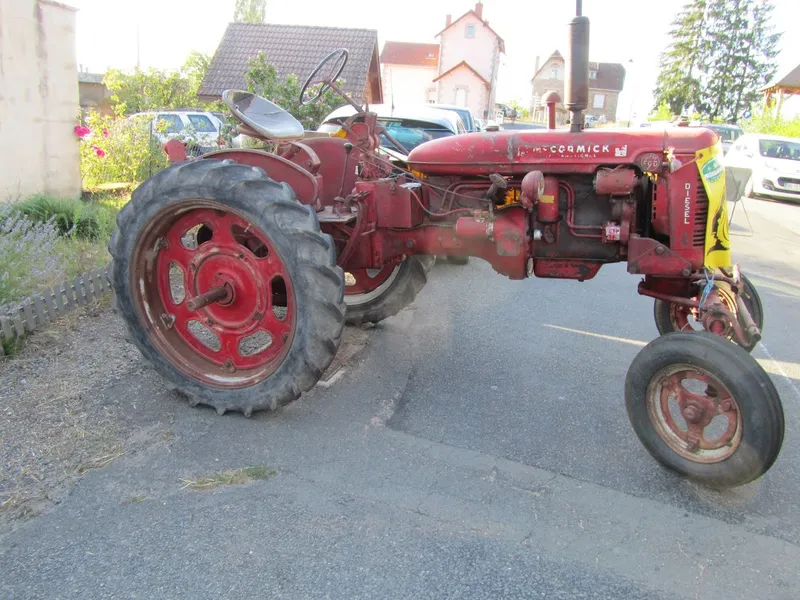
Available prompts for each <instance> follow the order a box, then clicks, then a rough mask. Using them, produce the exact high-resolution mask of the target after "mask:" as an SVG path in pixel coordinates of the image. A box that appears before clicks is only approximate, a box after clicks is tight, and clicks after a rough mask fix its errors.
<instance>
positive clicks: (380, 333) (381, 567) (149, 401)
mask: <svg viewBox="0 0 800 600" xmlns="http://www.w3.org/2000/svg"><path fill="white" fill-rule="evenodd" d="M747 208H748V211H749V213H750V217H751V219H752V225H753V228H754V230H755V235H754V236H753V237H742V235H741V234H743V233H745V231H744V230H743V228H742V227H740V226H734V227H733V228H732V233H733V234H734V237H733V241H734V244H735V250H736V256H735V258H736V259H737V260H738V261H739V262H740V263H741V264H742V266H743V268H744V270H745V271H746V272H747V274H748V275H749V276H750V277H751V279H752V281H753V282H754V283H755V285H756V286H757V288H758V289H759V291H760V293H761V296H762V299H763V302H764V306H765V311H766V325H765V331H764V335H765V338H764V343H763V344H761V345H760V346H759V347H758V348H757V349H756V351H755V352H754V355H755V356H756V357H757V358H758V359H759V361H760V362H761V363H762V365H763V366H764V367H765V368H766V369H767V370H768V372H769V373H770V374H771V376H772V378H773V381H774V382H775V384H776V386H777V387H778V389H779V391H780V393H781V395H782V398H783V402H784V407H785V412H786V417H787V434H786V441H785V445H784V449H783V452H782V454H781V456H780V458H779V459H778V461H777V463H776V464H775V466H774V467H773V469H772V470H771V471H770V472H769V473H768V474H767V475H766V476H765V477H764V478H762V479H761V480H759V481H757V482H755V483H753V484H750V485H748V486H744V487H742V488H738V489H736V490H734V491H731V492H726V493H716V492H710V491H708V490H706V489H703V488H701V487H699V486H696V485H693V484H689V483H687V482H685V481H683V480H681V479H679V478H677V477H675V476H673V475H671V474H670V473H667V472H665V471H664V470H662V469H661V468H660V467H659V466H658V465H657V464H656V463H655V461H653V460H652V459H651V458H650V457H649V455H648V454H647V453H646V451H645V450H644V449H643V447H642V446H641V445H640V444H639V443H638V441H637V439H636V437H635V435H634V433H633V431H632V430H631V428H630V426H629V424H628V421H627V416H626V414H625V409H624V405H623V399H622V392H623V382H624V378H625V373H626V371H627V367H628V365H629V363H630V361H631V359H632V358H633V357H634V356H635V354H636V353H637V352H638V350H639V349H640V348H641V347H642V346H643V345H644V344H645V343H646V342H647V341H649V340H651V339H652V338H653V337H655V335H656V329H655V325H654V324H653V320H652V304H651V301H649V300H647V299H645V298H641V297H638V296H637V294H636V283H637V279H636V278H635V277H632V276H629V275H627V274H626V272H625V269H624V267H623V266H622V265H618V266H613V267H609V268H604V269H603V270H601V272H600V275H598V277H597V278H596V279H595V280H593V281H589V282H586V283H583V284H579V283H576V282H557V281H555V282H554V281H544V280H529V281H525V282H511V281H507V280H505V279H503V278H501V277H500V276H497V275H495V274H494V273H493V272H492V270H491V268H490V267H489V266H488V265H486V264H485V263H483V262H481V261H478V260H473V261H472V262H471V263H470V264H469V265H467V266H464V267H456V266H451V265H447V264H439V265H437V266H436V267H435V269H434V272H433V277H432V280H431V282H430V283H429V285H428V286H427V287H426V288H425V289H424V290H423V291H422V293H421V294H420V296H419V297H418V299H417V302H416V303H415V304H414V306H413V307H411V308H410V309H408V310H406V311H403V312H402V313H401V314H400V315H398V316H397V317H395V318H393V319H390V320H389V321H387V322H386V323H384V324H382V325H381V326H379V327H376V328H374V329H370V330H369V331H368V336H367V344H366V346H365V347H364V348H363V350H361V351H360V352H359V353H358V354H356V356H355V357H354V358H352V359H351V360H350V361H349V362H348V364H347V365H346V370H345V372H344V374H343V375H342V376H341V378H339V379H338V380H336V381H335V383H333V384H332V385H331V386H330V387H327V388H322V387H318V388H316V389H315V390H314V391H313V392H312V393H310V394H308V395H307V396H305V397H304V398H303V399H301V400H300V401H298V402H297V403H295V404H293V405H291V406H290V407H288V408H287V409H285V410H283V411H281V412H279V413H277V414H260V415H258V416H256V417H253V418H252V419H245V418H243V417H241V416H237V415H227V416H225V417H222V418H220V417H217V415H216V414H215V413H214V412H213V411H211V410H203V409H199V408H198V409H190V408H189V407H188V406H187V405H186V404H185V403H184V402H183V401H182V400H181V399H180V398H178V397H177V396H176V395H174V394H172V393H169V392H166V391H165V390H164V386H163V383H162V382H161V380H159V378H158V377H156V376H155V375H153V374H152V373H146V374H145V375H142V374H141V373H139V372H138V371H136V372H133V371H132V372H131V373H130V374H129V375H128V376H125V377H123V378H122V379H120V380H119V381H116V382H115V383H114V384H113V385H111V386H110V387H109V388H108V389H105V390H103V392H102V393H104V394H106V395H107V396H108V399H109V402H112V401H113V402H129V403H130V405H131V415H132V418H135V419H137V420H139V421H140V422H141V423H142V424H143V426H147V425H150V424H153V423H163V422H169V423H172V425H171V429H170V433H171V435H170V442H169V443H165V444H157V445H154V446H152V447H150V448H149V449H148V450H146V451H142V452H139V453H136V454H133V455H131V456H126V457H124V458H122V459H120V460H118V461H117V462H115V463H114V464H113V465H112V466H110V467H108V468H106V469H102V470H97V471H94V472H92V473H90V474H89V475H88V476H87V477H85V478H84V479H83V480H81V481H80V482H79V483H78V484H77V485H76V486H75V487H74V488H73V489H72V491H71V493H70V494H69V496H68V497H67V498H66V499H65V500H64V501H63V502H62V503H61V504H60V505H58V506H57V507H56V508H55V509H54V510H53V511H51V512H50V513H48V514H46V515H44V516H41V517H38V518H36V519H33V520H31V521H29V522H28V523H26V524H25V525H23V526H22V527H19V528H18V529H16V530H15V531H13V532H11V533H8V534H7V535H5V536H4V537H3V538H0V597H2V598H13V599H15V600H17V599H25V598H81V599H83V598H191V599H201V598H323V597H325V598H343V599H344V598H346V599H353V598H404V599H405V598H437V599H438V598H547V599H551V598H597V599H601V598H602V599H608V598H625V599H628V598H630V599H637V600H638V599H642V598H670V599H674V598H703V599H706V598H709V599H716V598H719V599H730V598H748V599H759V598H770V599H783V598H785V599H796V598H798V597H800V573H798V570H797V565H798V564H800V547H799V544H800V525H798V523H800V520H799V519H798V517H800V501H798V497H799V496H800V494H798V491H800V490H799V489H798V488H800V484H798V477H797V475H798V467H797V464H798V458H799V457H800V456H799V455H800V443H798V441H797V440H798V432H799V431H800V426H799V425H798V418H800V392H798V389H799V388H800V346H799V345H798V343H797V339H798V337H800V322H798V319H797V305H798V304H797V303H798V299H799V298H800V267H798V265H800V260H798V259H800V249H798V248H800V246H798V242H800V206H798V207H795V206H787V205H781V204H772V203H763V202H752V201H748V204H747ZM743 216H744V215H743V213H741V212H740V211H737V215H736V219H735V223H737V224H745V223H746V221H745V220H744V219H743V218H740V217H743ZM351 337H352V336H351ZM356 337H357V336H356ZM254 464H263V465H269V466H270V467H271V468H273V469H275V470H276V471H277V472H278V473H277V475H276V476H275V477H273V478H271V479H268V480H266V481H257V482H253V483H249V484H246V485H242V486H227V487H221V488H217V489H216V490H214V491H208V492H198V491H191V490H189V489H182V483H181V480H182V479H184V478H187V477H200V476H204V475H208V474H211V473H213V472H217V471H221V470H224V469H231V468H239V467H244V466H248V465H254ZM133 499H135V500H133Z"/></svg>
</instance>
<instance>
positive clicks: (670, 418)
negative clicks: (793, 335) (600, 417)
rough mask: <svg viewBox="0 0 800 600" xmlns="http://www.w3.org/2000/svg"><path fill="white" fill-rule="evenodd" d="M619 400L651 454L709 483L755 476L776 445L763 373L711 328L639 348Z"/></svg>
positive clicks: (729, 483)
mask: <svg viewBox="0 0 800 600" xmlns="http://www.w3.org/2000/svg"><path fill="white" fill-rule="evenodd" d="M625 403H626V405H627V409H628V417H629V419H630V422H631V425H632V426H633V429H634V431H635V432H636V435H637V436H638V437H639V439H640V440H641V442H642V444H644V446H645V448H647V451H648V452H650V454H651V455H652V456H653V458H655V459H656V460H657V461H658V462H660V463H661V464H662V465H664V466H665V467H667V468H668V469H671V470H673V471H675V472H677V473H680V474H681V475H684V476H685V477H688V478H690V479H693V480H696V481H698V482H700V483H703V484H705V485H708V486H711V487H717V488H728V487H734V486H738V485H743V484H745V483H748V482H750V481H753V480H754V479H757V478H758V477H760V476H761V475H763V474H764V473H766V472H767V471H768V470H769V469H770V467H771V466H772V465H773V463H774V462H775V460H776V459H777V457H778V454H779V453H780V449H781V445H782V444H783V435H784V416H783V408H782V406H781V401H780V397H779V396H778V392H777V390H776V389H775V386H774V385H773V383H772V380H771V379H770V378H769V375H767V373H766V372H765V371H764V369H763V368H761V365H759V364H758V362H757V361H756V360H755V359H754V358H753V357H752V356H750V355H749V354H748V353H747V352H745V351H744V350H743V349H742V348H740V347H739V346H737V345H736V344H731V343H730V342H728V341H726V340H725V339H724V338H722V337H721V336H717V335H714V334H712V333H708V332H693V333H670V334H667V335H665V336H664V337H661V338H657V339H655V340H654V341H652V342H650V343H649V344H648V345H647V346H645V347H644V348H643V349H642V350H641V352H639V354H638V355H637V356H636V358H635V359H634V360H633V363H631V366H630V369H629V370H628V376H627V379H626V381H625Z"/></svg>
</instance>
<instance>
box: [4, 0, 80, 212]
mask: <svg viewBox="0 0 800 600" xmlns="http://www.w3.org/2000/svg"><path fill="white" fill-rule="evenodd" d="M78 111H79V99H78V65H77V60H76V55H75V9H73V8H71V7H69V6H65V5H62V4H59V3H56V2H51V1H49V0H0V148H2V158H3V166H2V168H0V202H5V201H8V200H13V199H15V198H17V197H26V196H30V195H33V194H38V193H44V194H50V195H54V196H64V197H76V196H78V195H79V194H80V190H81V175H80V157H79V153H78V140H77V138H76V137H75V134H74V132H73V127H74V126H75V124H76V123H77V117H78Z"/></svg>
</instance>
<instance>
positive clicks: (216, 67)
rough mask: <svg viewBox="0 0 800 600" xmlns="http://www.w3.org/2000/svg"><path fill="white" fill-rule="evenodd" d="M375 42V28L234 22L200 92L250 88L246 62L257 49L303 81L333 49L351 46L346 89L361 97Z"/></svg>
mask: <svg viewBox="0 0 800 600" xmlns="http://www.w3.org/2000/svg"><path fill="white" fill-rule="evenodd" d="M377 47H378V32H377V31H376V30H374V29H344V28H340V27H308V26H301V25H273V24H269V23H267V24H261V23H231V24H229V25H228V28H227V29H226V30H225V35H224V36H223V37H222V41H221V42H220V44H219V48H217V52H216V54H214V59H213V60H212V61H211V66H210V67H209V69H208V73H207V74H206V77H205V79H203V84H202V85H201V86H200V91H199V92H198V95H200V96H219V95H220V94H222V92H223V91H225V90H226V89H232V88H239V89H246V88H247V84H246V83H245V73H247V69H248V62H249V61H250V59H251V58H255V57H256V56H258V53H259V52H264V53H265V54H266V55H267V56H268V58H269V62H270V63H271V64H272V65H273V66H274V67H275V68H276V69H277V71H278V76H280V77H285V76H286V75H289V74H290V73H294V74H295V75H297V78H298V79H299V80H300V81H301V82H303V81H305V78H306V77H308V75H310V74H311V71H313V70H314V67H316V66H317V63H319V61H321V60H322V59H323V58H325V56H327V55H328V54H329V53H330V52H332V51H333V50H336V49H337V48H347V50H348V52H349V58H348V61H347V66H346V67H345V68H344V72H343V73H342V78H343V79H344V80H345V84H344V91H345V92H347V93H349V94H351V95H352V96H353V98H354V99H355V100H356V101H359V100H360V98H361V96H362V94H363V91H364V88H365V86H366V84H367V74H368V72H369V66H370V61H371V60H372V56H373V53H375V51H376V49H377Z"/></svg>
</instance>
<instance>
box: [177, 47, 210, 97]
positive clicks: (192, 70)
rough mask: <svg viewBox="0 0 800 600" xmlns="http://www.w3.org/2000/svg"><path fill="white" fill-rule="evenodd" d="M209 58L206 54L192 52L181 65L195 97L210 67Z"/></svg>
mask: <svg viewBox="0 0 800 600" xmlns="http://www.w3.org/2000/svg"><path fill="white" fill-rule="evenodd" d="M211 58H212V57H211V56H209V55H208V54H203V53H202V52H198V51H197V50H192V51H191V52H190V53H189V58H187V59H186V62H185V63H183V68H182V71H183V73H184V74H185V75H186V77H188V78H189V81H190V82H191V85H192V89H193V90H194V95H195V96H196V95H197V92H198V91H199V90H200V86H201V85H202V84H203V79H205V78H206V73H208V68H209V67H210V66H211Z"/></svg>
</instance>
